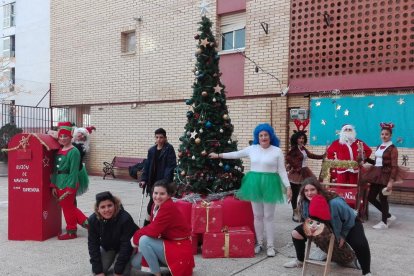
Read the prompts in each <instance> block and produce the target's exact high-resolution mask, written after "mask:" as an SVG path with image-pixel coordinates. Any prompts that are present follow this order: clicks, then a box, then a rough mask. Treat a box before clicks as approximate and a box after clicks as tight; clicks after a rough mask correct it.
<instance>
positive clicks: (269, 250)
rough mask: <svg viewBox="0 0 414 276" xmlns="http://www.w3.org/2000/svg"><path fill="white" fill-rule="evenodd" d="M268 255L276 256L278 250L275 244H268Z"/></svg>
mask: <svg viewBox="0 0 414 276" xmlns="http://www.w3.org/2000/svg"><path fill="white" fill-rule="evenodd" d="M266 255H267V256H268V257H274V256H276V250H275V248H274V247H273V246H268V247H267V251H266Z"/></svg>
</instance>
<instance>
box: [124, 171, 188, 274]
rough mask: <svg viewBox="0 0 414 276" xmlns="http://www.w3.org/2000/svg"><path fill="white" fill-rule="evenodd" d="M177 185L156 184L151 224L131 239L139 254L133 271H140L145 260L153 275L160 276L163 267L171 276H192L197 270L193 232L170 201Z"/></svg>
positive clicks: (169, 183) (165, 181)
mask: <svg viewBox="0 0 414 276" xmlns="http://www.w3.org/2000/svg"><path fill="white" fill-rule="evenodd" d="M174 193H175V184H174V183H172V182H169V181H167V180H165V179H162V180H158V181H157V182H155V183H154V186H153V193H152V198H153V200H154V204H153V205H152V208H151V217H150V220H151V223H150V224H148V225H147V226H144V227H143V228H141V229H139V230H138V231H136V232H135V234H134V236H133V237H132V239H131V244H132V246H133V247H138V253H137V254H136V255H135V256H134V258H133V260H132V265H133V267H135V268H137V269H141V261H142V257H144V258H145V261H146V262H147V263H148V265H149V268H150V270H151V273H153V274H154V275H157V276H160V275H161V269H160V264H161V265H167V264H168V268H169V269H170V272H171V274H172V275H180V276H190V275H192V273H193V268H194V256H193V251H192V246H191V230H190V227H189V225H188V224H187V223H186V220H185V218H184V217H183V215H182V213H181V211H179V210H178V208H177V206H176V204H175V203H174V202H173V201H172V199H171V197H172V196H173V195H174Z"/></svg>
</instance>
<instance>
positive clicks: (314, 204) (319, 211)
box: [309, 195, 331, 221]
mask: <svg viewBox="0 0 414 276" xmlns="http://www.w3.org/2000/svg"><path fill="white" fill-rule="evenodd" d="M309 216H310V217H312V218H314V219H318V220H322V221H328V220H330V219H331V211H330V209H329V204H328V202H327V201H326V199H325V197H324V196H322V195H316V196H314V197H313V198H312V200H311V201H310V204H309Z"/></svg>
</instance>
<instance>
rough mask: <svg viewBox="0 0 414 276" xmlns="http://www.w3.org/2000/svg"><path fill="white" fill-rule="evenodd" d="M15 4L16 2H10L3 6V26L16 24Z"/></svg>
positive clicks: (7, 26) (8, 26)
mask: <svg viewBox="0 0 414 276" xmlns="http://www.w3.org/2000/svg"><path fill="white" fill-rule="evenodd" d="M15 6H16V3H10V4H7V5H4V6H3V28H4V29H5V28H10V27H13V26H16V24H15V20H14V19H15Z"/></svg>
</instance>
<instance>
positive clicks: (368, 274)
mask: <svg viewBox="0 0 414 276" xmlns="http://www.w3.org/2000/svg"><path fill="white" fill-rule="evenodd" d="M371 275H372V274H371V272H370V273H367V274H364V276H371Z"/></svg>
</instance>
